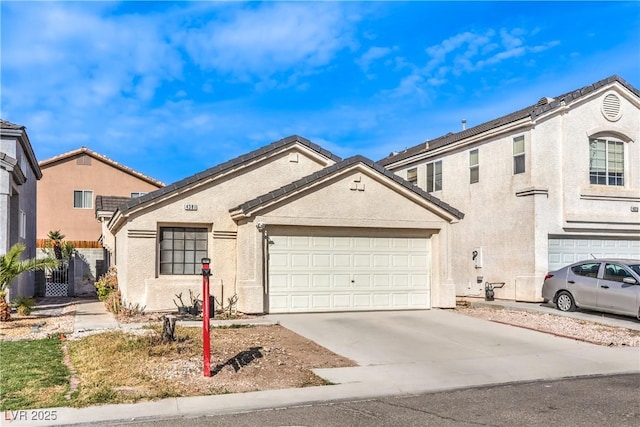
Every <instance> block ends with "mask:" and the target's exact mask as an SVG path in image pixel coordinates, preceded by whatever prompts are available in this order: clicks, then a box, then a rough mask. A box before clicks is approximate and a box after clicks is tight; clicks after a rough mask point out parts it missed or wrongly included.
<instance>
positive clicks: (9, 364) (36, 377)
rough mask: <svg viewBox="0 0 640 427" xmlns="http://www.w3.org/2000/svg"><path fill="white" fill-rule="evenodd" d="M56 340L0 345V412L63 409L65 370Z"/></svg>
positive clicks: (66, 380) (67, 385)
mask: <svg viewBox="0 0 640 427" xmlns="http://www.w3.org/2000/svg"><path fill="white" fill-rule="evenodd" d="M63 357H64V355H63V352H62V342H61V341H60V340H59V339H58V338H45V339H40V340H28V341H2V342H0V384H2V385H1V386H0V410H3V411H6V410H17V409H34V408H48V407H56V406H65V405H66V404H67V403H68V401H67V400H65V394H66V393H67V392H68V391H69V378H70V373H69V369H68V368H67V366H66V365H65V364H64V362H63Z"/></svg>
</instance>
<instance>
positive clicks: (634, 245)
mask: <svg viewBox="0 0 640 427" xmlns="http://www.w3.org/2000/svg"><path fill="white" fill-rule="evenodd" d="M593 257H596V258H632V259H640V240H618V239H615V240H614V239H559V238H555V239H549V271H553V270H557V269H559V268H561V267H564V266H565V265H568V264H572V263H574V262H578V261H582V260H585V259H591V258H593Z"/></svg>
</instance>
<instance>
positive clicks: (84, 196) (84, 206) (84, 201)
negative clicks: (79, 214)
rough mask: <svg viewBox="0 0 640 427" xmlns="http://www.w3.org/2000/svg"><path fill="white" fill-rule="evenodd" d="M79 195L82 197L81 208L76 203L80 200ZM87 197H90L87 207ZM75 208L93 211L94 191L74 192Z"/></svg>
mask: <svg viewBox="0 0 640 427" xmlns="http://www.w3.org/2000/svg"><path fill="white" fill-rule="evenodd" d="M77 194H80V196H81V199H80V200H81V203H80V206H78V205H76V201H77V200H78V199H77V198H76V195H77ZM87 196H90V197H89V199H88V205H89V206H87ZM73 208H74V209H93V190H73Z"/></svg>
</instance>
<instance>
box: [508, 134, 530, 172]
mask: <svg viewBox="0 0 640 427" xmlns="http://www.w3.org/2000/svg"><path fill="white" fill-rule="evenodd" d="M519 143H522V150H521V151H516V148H517V145H518V144H519ZM512 147H513V174H514V175H519V174H521V173H525V172H526V171H527V165H526V160H527V157H526V151H527V150H526V142H525V139H524V135H520V136H516V137H514V138H513V144H512ZM520 169H522V170H520Z"/></svg>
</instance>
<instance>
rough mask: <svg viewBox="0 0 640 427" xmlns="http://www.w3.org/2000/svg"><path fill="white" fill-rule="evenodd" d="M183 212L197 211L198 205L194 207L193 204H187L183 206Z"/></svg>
mask: <svg viewBox="0 0 640 427" xmlns="http://www.w3.org/2000/svg"><path fill="white" fill-rule="evenodd" d="M184 210H185V211H197V210H198V205H195V204H193V203H187V204H186V205H184Z"/></svg>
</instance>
